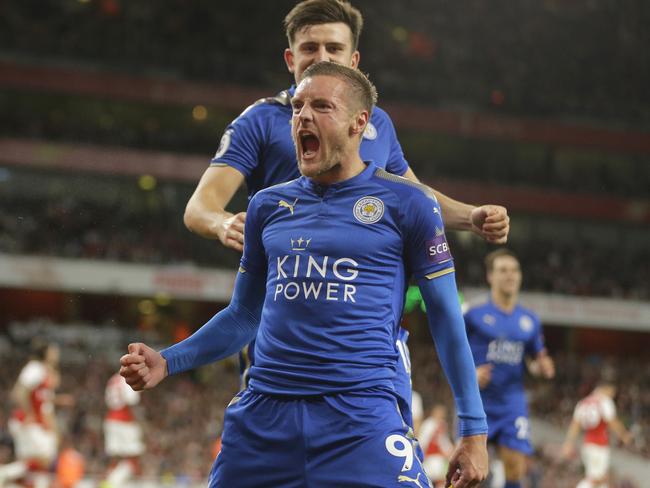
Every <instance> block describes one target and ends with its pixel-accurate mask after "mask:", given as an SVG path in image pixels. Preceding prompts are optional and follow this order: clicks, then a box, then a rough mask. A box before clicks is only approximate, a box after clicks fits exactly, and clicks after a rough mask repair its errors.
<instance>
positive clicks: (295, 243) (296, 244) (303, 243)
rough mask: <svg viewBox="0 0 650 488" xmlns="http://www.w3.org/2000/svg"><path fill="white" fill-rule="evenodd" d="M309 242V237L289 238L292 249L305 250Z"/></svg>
mask: <svg viewBox="0 0 650 488" xmlns="http://www.w3.org/2000/svg"><path fill="white" fill-rule="evenodd" d="M309 244H311V237H310V238H309V239H303V238H302V237H299V238H298V239H291V250H292V251H306V250H307V248H308V247H309Z"/></svg>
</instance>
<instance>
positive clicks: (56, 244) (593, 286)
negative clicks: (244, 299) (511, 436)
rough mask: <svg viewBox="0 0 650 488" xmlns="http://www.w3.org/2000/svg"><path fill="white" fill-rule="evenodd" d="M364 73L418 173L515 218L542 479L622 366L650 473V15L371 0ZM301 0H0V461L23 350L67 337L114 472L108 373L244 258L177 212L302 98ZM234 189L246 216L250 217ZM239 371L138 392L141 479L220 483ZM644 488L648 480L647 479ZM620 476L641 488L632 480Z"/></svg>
mask: <svg viewBox="0 0 650 488" xmlns="http://www.w3.org/2000/svg"><path fill="white" fill-rule="evenodd" d="M354 4H355V5H356V6H357V7H359V8H360V10H361V11H362V12H363V14H364V16H365V28H364V32H363V34H362V39H361V45H360V51H361V66H360V67H361V69H362V70H363V71H364V72H367V73H369V74H370V77H371V79H372V80H373V81H374V82H375V84H376V85H377V87H378V90H379V93H380V105H381V106H382V107H383V108H384V109H386V110H387V111H388V113H389V114H390V115H391V116H392V118H393V121H394V123H395V126H396V128H397V131H398V136H399V139H400V141H401V144H402V147H403V149H404V151H405V154H406V157H407V159H408V160H409V162H410V164H411V166H412V168H413V170H414V171H415V173H416V174H417V175H418V176H419V178H420V179H421V180H423V181H424V182H426V183H428V184H429V185H431V186H434V187H436V188H437V189H440V190H441V191H443V192H445V193H447V194H448V195H450V196H452V197H455V198H457V199H459V200H462V201H465V202H470V203H475V204H481V203H498V204H501V205H505V206H506V207H507V208H508V210H509V213H510V215H511V218H512V220H511V225H512V230H511V237H510V242H509V244H508V246H509V247H510V248H511V249H512V250H514V251H515V252H516V253H517V254H518V255H519V256H520V258H521V261H522V268H523V272H524V291H525V294H524V297H523V301H524V303H525V304H528V305H529V306H531V307H532V308H533V309H534V310H535V311H536V312H537V313H538V314H539V315H540V316H541V318H542V320H543V322H544V325H545V327H546V329H545V330H546V335H547V342H548V347H549V350H550V352H551V354H552V355H553V356H554V357H555V359H556V362H557V366H558V376H557V378H556V379H555V380H554V381H552V382H550V383H544V382H536V381H531V382H530V385H529V388H530V398H531V402H532V406H531V408H532V411H533V412H534V418H535V424H534V426H533V440H534V441H535V444H536V447H537V453H536V455H535V457H534V458H533V461H532V462H531V466H530V473H529V475H530V476H529V480H528V483H529V484H528V486H530V487H565V486H566V487H569V486H574V483H575V481H576V480H578V479H579V478H580V464H579V462H578V461H577V460H575V461H574V462H573V463H560V462H558V459H557V457H556V456H555V455H554V454H555V453H557V451H558V449H557V448H558V445H559V442H560V441H561V439H562V436H563V433H564V429H566V427H567V426H568V423H569V421H570V415H571V411H572V409H573V406H574V404H575V402H576V401H577V400H578V399H579V398H580V397H581V396H583V395H584V394H586V393H587V392H588V390H589V388H590V387H591V386H592V385H593V382H594V381H595V379H596V378H597V377H598V375H599V374H600V373H602V372H603V371H607V372H608V374H613V375H615V376H616V378H617V379H618V380H619V386H620V394H619V398H618V408H619V415H620V417H621V419H622V420H623V421H624V423H625V424H626V425H627V426H628V427H629V428H631V429H632V430H633V432H634V433H635V442H634V444H633V446H632V447H630V448H628V449H625V450H623V449H616V452H615V460H614V463H613V472H614V479H615V486H618V487H623V486H626V487H639V488H640V487H642V486H647V485H644V484H643V483H644V482H645V483H647V480H648V479H649V478H648V476H649V474H650V473H649V472H648V468H647V467H646V466H647V463H648V461H649V460H650V459H649V458H650V356H648V353H647V350H648V347H649V346H650V228H649V226H648V224H649V223H650V90H649V87H650V54H648V53H649V52H650V29H648V26H649V25H650V4H649V3H648V2H647V1H646V0H630V1H626V2H619V1H616V0H519V1H512V0H494V1H489V2H486V1H482V0H459V1H442V0H436V1H425V0H411V1H408V2H406V1H403V2H396V1H388V0H374V1H370V0H358V1H355V2H354ZM293 5H294V2H292V1H284V0H282V1H281V0H272V1H271V0H269V1H261V0H256V1H253V0H238V1H235V2H220V1H210V0H164V1H156V2H153V1H145V0H56V1H55V0H38V1H37V0H13V1H11V0H10V1H5V2H2V3H1V4H0V357H1V358H2V368H1V369H0V464H3V463H6V462H8V461H10V460H11V459H12V452H11V442H10V438H9V436H8V432H7V417H8V415H9V413H10V410H11V407H10V403H9V399H8V392H9V390H10V388H11V386H12V385H13V383H14V382H15V380H16V376H17V374H18V372H19V371H20V368H21V367H22V365H23V364H24V363H25V360H26V353H27V348H26V345H27V343H28V341H29V339H30V338H31V337H33V336H35V335H40V336H43V337H46V338H48V339H50V340H52V341H55V342H57V343H59V344H61V345H62V347H63V355H62V373H63V378H62V380H63V381H62V385H61V387H60V389H59V391H60V392H61V393H71V394H73V395H74V396H75V397H76V399H77V401H76V403H75V404H74V406H72V407H69V408H60V409H59V414H58V417H59V422H60V426H61V430H62V432H63V433H64V435H65V438H66V439H67V440H68V441H69V442H70V443H71V445H73V446H74V447H75V448H76V449H77V450H78V451H79V452H80V453H82V454H83V456H84V458H85V460H86V474H87V477H88V479H98V478H101V476H102V473H103V472H104V470H105V469H106V467H107V459H106V457H105V455H104V453H103V444H102V434H101V422H102V417H103V415H104V413H105V406H104V399H103V394H104V393H103V390H104V386H105V382H106V380H107V379H108V377H109V376H110V374H111V373H112V372H114V371H115V370H116V369H117V364H118V358H119V356H120V354H122V352H123V351H124V350H125V344H127V343H128V341H131V340H145V341H148V342H150V343H152V344H156V345H159V346H163V345H166V344H170V343H171V342H173V341H175V340H178V339H181V338H183V337H185V336H186V335H187V334H188V333H191V331H193V330H194V329H195V328H197V327H198V326H200V325H201V324H203V323H204V322H205V321H206V320H207V319H208V318H209V317H211V316H212V315H213V314H214V313H215V312H216V311H218V310H219V309H221V308H222V307H224V306H225V304H227V302H228V299H229V297H230V293H231V290H232V282H233V277H234V271H235V269H236V266H237V263H238V256H237V255H236V253H234V252H233V251H228V250H225V249H224V248H222V247H221V246H220V245H218V244H217V243H215V242H210V241H205V240H203V239H201V238H199V237H197V236H195V235H192V234H190V232H189V231H187V230H186V229H185V227H184V225H183V222H182V215H183V211H184V207H185V204H186V202H187V200H188V198H189V196H190V195H191V193H192V191H193V189H194V186H195V184H196V183H197V181H198V179H199V177H200V175H201V174H202V172H203V171H204V169H205V168H206V167H207V165H208V162H209V160H210V158H211V157H212V155H213V154H214V152H215V151H216V149H217V146H218V143H219V139H220V138H221V133H222V131H223V130H224V128H225V126H226V125H227V124H228V122H229V121H230V120H232V119H233V118H234V117H236V116H237V115H238V114H239V113H240V112H241V111H242V110H243V109H244V108H245V107H247V106H248V105H249V104H251V103H252V102H254V101H255V100H257V99H258V98H261V97H264V96H271V95H274V94H275V93H277V92H279V91H281V90H283V89H285V88H287V87H288V86H289V84H290V83H291V82H292V78H291V76H290V75H289V73H287V71H286V67H285V66H284V62H283V59H282V51H283V49H284V48H285V46H286V39H285V37H284V34H283V31H282V19H283V17H284V15H285V14H286V13H287V12H288V10H289V9H290V8H291V7H292V6H293ZM245 206H246V198H245V193H244V192H240V194H239V195H238V196H237V198H236V199H235V201H234V202H233V204H232V206H231V209H233V210H237V211H240V210H244V209H245ZM450 241H451V246H452V252H453V254H454V256H455V259H456V269H457V272H458V285H459V288H460V289H461V291H462V292H463V294H464V296H465V298H466V300H468V301H470V302H471V301H472V300H475V299H480V298H481V297H483V296H485V293H486V288H485V282H484V271H483V265H482V260H483V257H484V255H485V253H486V252H488V251H489V250H490V249H491V248H490V246H488V245H486V244H485V243H483V242H482V241H481V240H480V239H478V238H476V237H474V236H471V235H467V234H466V235H460V234H454V233H450ZM405 321H406V322H407V324H408V326H409V327H410V329H411V331H412V340H411V349H412V353H413V381H414V388H415V389H416V390H417V391H419V392H420V393H421V394H422V397H423V399H424V404H425V410H428V409H429V407H430V406H432V405H433V404H434V403H435V402H449V401H450V394H449V391H448V387H447V386H446V385H445V383H444V379H443V378H442V376H441V372H440V368H439V366H438V363H437V360H436V358H435V352H434V351H433V347H432V345H431V340H430V337H429V335H428V331H427V330H426V326H425V322H424V316H423V314H422V312H420V311H418V310H417V308H416V310H415V311H413V312H411V313H409V314H407V315H406V316H405ZM237 381H238V380H237V365H236V362H235V361H234V360H233V361H224V362H223V363H220V364H217V365H214V366H210V367H206V368H203V369H201V370H199V371H196V372H194V373H192V374H187V375H182V376H179V377H176V378H171V379H170V380H169V381H166V382H165V384H164V385H163V386H161V387H160V388H158V389H156V390H155V391H152V392H149V393H147V394H145V395H144V402H143V404H144V406H143V408H142V409H141V412H140V414H141V418H142V420H143V422H144V424H145V426H146V431H145V434H146V442H147V445H148V450H147V454H146V456H145V458H144V462H143V463H142V466H143V470H142V481H139V482H138V483H139V484H136V485H134V486H145V483H150V484H151V486H157V485H160V486H163V485H164V486H190V485H193V484H197V483H200V482H201V481H202V480H204V479H205V477H206V476H207V472H208V470H209V467H210V464H211V456H212V452H213V445H214V443H215V441H216V439H217V437H218V435H219V433H220V429H221V421H222V416H223V409H224V407H225V405H226V404H227V402H228V401H229V398H230V397H231V396H232V395H233V394H234V393H235V392H236V391H237ZM635 480H636V481H635ZM644 480H645V481H644ZM626 483H627V484H626Z"/></svg>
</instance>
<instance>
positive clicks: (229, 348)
mask: <svg viewBox="0 0 650 488" xmlns="http://www.w3.org/2000/svg"><path fill="white" fill-rule="evenodd" d="M265 281H266V280H265V279H264V278H263V277H260V276H255V275H251V274H249V273H246V272H240V273H239V274H238V275H237V279H236V280H235V289H234V291H233V296H232V300H231V302H230V305H228V307H226V308H225V309H224V310H222V311H221V312H219V313H218V314H216V315H215V316H214V317H212V318H211V319H210V320H209V321H208V322H206V323H205V324H204V325H203V326H202V327H201V328H200V329H199V330H197V331H196V332H195V333H194V334H192V335H191V336H190V337H188V338H187V339H185V340H184V341H182V342H179V343H178V344H175V345H173V346H171V347H169V348H167V349H164V350H162V351H160V352H157V351H154V350H153V349H151V348H150V347H149V346H147V345H145V344H141V343H137V344H129V352H128V354H125V355H124V356H122V358H121V359H120V366H121V367H120V374H121V375H122V376H124V378H125V379H126V382H127V383H128V384H129V385H131V388H133V389H134V390H136V391H139V390H146V389H150V388H153V387H155V386H156V385H157V384H158V383H160V382H161V381H162V380H163V379H165V378H166V377H167V376H168V375H171V374H176V373H181V372H183V371H188V370H190V369H194V368H197V367H199V366H203V365H204V364H208V363H210V362H214V361H219V360H220V359H223V358H226V357H228V356H230V355H231V354H234V353H236V352H238V351H239V350H241V348H242V347H244V346H245V345H246V344H248V343H249V342H250V341H251V340H253V338H254V337H255V334H256V332H257V327H258V325H259V322H260V317H261V315H262V305H263V304H264V296H265V289H266V284H265Z"/></svg>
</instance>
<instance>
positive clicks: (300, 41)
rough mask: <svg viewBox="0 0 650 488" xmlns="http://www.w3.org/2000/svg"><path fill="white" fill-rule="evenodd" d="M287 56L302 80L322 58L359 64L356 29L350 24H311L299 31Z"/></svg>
mask: <svg viewBox="0 0 650 488" xmlns="http://www.w3.org/2000/svg"><path fill="white" fill-rule="evenodd" d="M284 60H285V62H286V63H287V68H289V72H290V73H293V77H294V79H295V80H296V84H298V83H300V80H301V79H302V74H303V72H304V71H305V70H306V69H307V68H309V67H310V66H311V65H312V64H315V63H318V62H320V61H330V62H332V63H339V64H342V65H345V66H349V67H350V68H356V67H357V65H358V64H359V51H354V50H353V48H352V32H351V31H350V28H349V27H348V26H347V25H346V24H344V23H342V22H335V23H332V24H318V25H308V26H306V27H304V28H303V29H302V30H300V31H298V32H296V34H295V36H294V39H293V42H292V43H291V47H289V48H287V49H286V50H285V51H284Z"/></svg>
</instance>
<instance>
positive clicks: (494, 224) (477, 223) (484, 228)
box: [470, 205, 510, 244]
mask: <svg viewBox="0 0 650 488" xmlns="http://www.w3.org/2000/svg"><path fill="white" fill-rule="evenodd" d="M470 219H471V221H472V231H474V232H475V233H476V234H478V235H480V236H481V237H482V238H483V239H485V240H486V241H488V242H491V243H492V244H505V243H506V242H507V241H508V232H510V217H508V211H507V210H506V208H505V207H501V206H500V205H482V206H480V207H476V208H475V209H474V210H472V212H471V214H470Z"/></svg>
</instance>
